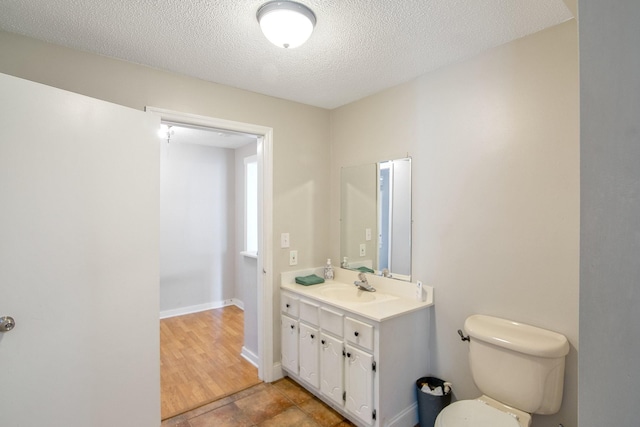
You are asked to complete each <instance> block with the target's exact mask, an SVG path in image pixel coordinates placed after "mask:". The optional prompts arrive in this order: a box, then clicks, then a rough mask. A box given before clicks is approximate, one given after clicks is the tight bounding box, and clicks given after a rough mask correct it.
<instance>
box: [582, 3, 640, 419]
mask: <svg viewBox="0 0 640 427" xmlns="http://www.w3.org/2000/svg"><path fill="white" fill-rule="evenodd" d="M638 22H640V2H638V1H637V0H621V1H616V2H613V3H610V2H601V1H596V0H580V82H581V84H580V98H581V102H580V106H581V125H580V131H581V187H582V195H581V203H582V207H581V215H582V217H581V225H582V229H581V235H580V251H581V254H580V265H581V270H580V343H581V346H580V370H579V374H580V394H579V420H580V427H599V426H637V425H639V423H640V421H639V420H640V405H638V402H640V369H639V367H640V286H639V284H638V282H639V280H640V263H639V262H638V261H639V260H640V234H639V230H640V167H639V166H638V162H639V161H640V122H639V120H638V119H639V118H640V78H639V77H638V76H640V71H639V70H640V49H639V48H638V41H639V40H640V26H639V25H638Z"/></svg>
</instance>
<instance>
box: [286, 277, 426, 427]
mask: <svg viewBox="0 0 640 427" xmlns="http://www.w3.org/2000/svg"><path fill="white" fill-rule="evenodd" d="M295 273H297V272H294V273H293V274H295ZM298 275H302V274H300V273H298ZM305 275H306V274H305ZM289 276H290V275H289ZM292 277H295V276H292ZM343 277H344V276H343ZM337 278H338V279H340V276H338V277H337ZM289 279H290V277H287V276H285V275H284V274H283V283H282V286H281V310H282V316H281V318H282V328H281V338H282V369H283V372H284V373H285V374H286V375H288V376H289V377H291V378H292V379H294V380H295V381H296V382H298V383H299V384H300V385H302V386H303V387H304V388H306V389H307V390H309V391H310V392H311V393H313V394H314V395H315V396H317V397H318V398H320V399H321V400H322V401H324V402H325V403H327V404H328V405H329V406H331V407H332V408H334V409H335V410H336V411H337V412H339V413H341V414H342V415H344V416H345V417H346V418H347V419H349V420H350V421H351V422H353V423H354V424H356V425H358V426H361V427H382V426H396V427H413V426H415V425H416V424H417V423H418V408H417V402H416V386H415V382H416V380H417V379H418V378H420V377H422V376H424V375H427V374H428V373H429V360H428V354H429V353H428V351H429V345H428V344H429V331H430V318H431V311H432V310H431V309H429V307H430V306H431V305H433V289H431V288H429V289H427V292H430V299H429V300H428V301H426V302H418V301H416V300H415V298H413V299H411V298H406V296H404V295H402V296H399V297H398V298H401V299H402V300H400V299H394V300H393V301H395V302H393V303H391V304H390V302H389V300H385V299H384V298H382V296H383V295H382V290H383V289H380V291H381V294H380V296H381V298H380V302H372V303H357V302H356V303H353V302H349V301H347V302H344V301H342V302H340V301H335V302H331V301H330V299H327V298H324V297H322V296H321V295H322V293H321V292H320V290H321V289H322V288H321V286H323V285H313V286H308V287H305V286H299V285H295V284H291V282H289V281H288V280H289ZM370 282H371V280H370ZM337 283H339V282H329V283H327V284H326V286H334V287H335V286H336V284H337ZM343 284H344V285H345V286H348V285H347V284H345V283H343ZM378 285H379V286H378V287H379V288H384V291H385V292H387V290H388V288H385V287H384V286H380V284H379V283H378ZM392 285H396V286H397V285H399V286H400V287H401V286H403V284H401V283H399V282H395V283H392V284H391V285H390V286H392ZM404 285H406V286H411V284H404ZM351 286H353V285H351ZM374 286H375V284H374ZM407 294H409V293H407ZM396 296H397V295H396ZM403 300H404V301H403ZM376 304H380V305H387V308H384V307H378V308H376V307H374V306H375V305H376ZM389 306H392V307H395V308H396V309H397V310H396V311H394V312H393V313H391V312H390V311H389ZM376 313H383V314H384V316H383V317H376ZM343 351H344V355H343V354H342V353H343Z"/></svg>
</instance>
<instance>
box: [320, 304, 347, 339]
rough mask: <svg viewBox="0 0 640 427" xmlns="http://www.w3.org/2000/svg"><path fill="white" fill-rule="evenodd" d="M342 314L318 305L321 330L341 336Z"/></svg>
mask: <svg viewBox="0 0 640 427" xmlns="http://www.w3.org/2000/svg"><path fill="white" fill-rule="evenodd" d="M342 318H343V316H342V314H340V313H336V312H335V311H331V310H329V309H328V308H324V307H320V327H321V328H322V330H324V331H327V332H331V333H332V334H334V335H336V336H339V337H342V336H343V327H342Z"/></svg>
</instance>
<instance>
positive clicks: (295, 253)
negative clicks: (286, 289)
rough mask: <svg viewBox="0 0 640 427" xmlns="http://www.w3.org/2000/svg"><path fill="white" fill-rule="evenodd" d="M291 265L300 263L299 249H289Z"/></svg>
mask: <svg viewBox="0 0 640 427" xmlns="http://www.w3.org/2000/svg"><path fill="white" fill-rule="evenodd" d="M289 265H298V251H289Z"/></svg>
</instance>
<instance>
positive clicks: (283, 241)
mask: <svg viewBox="0 0 640 427" xmlns="http://www.w3.org/2000/svg"><path fill="white" fill-rule="evenodd" d="M280 247H281V248H288V247H289V233H282V234H281V235H280Z"/></svg>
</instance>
